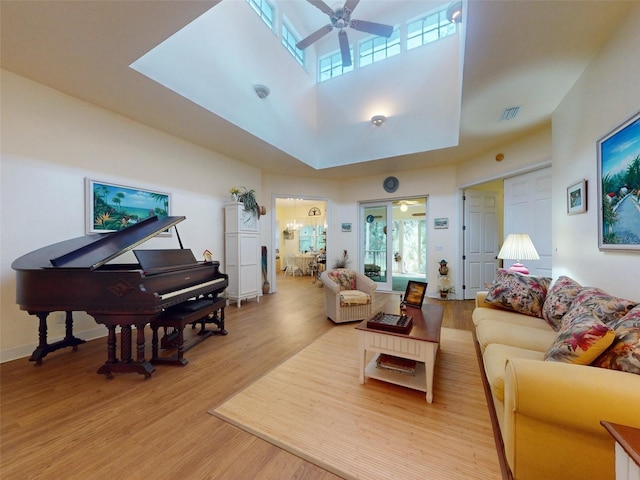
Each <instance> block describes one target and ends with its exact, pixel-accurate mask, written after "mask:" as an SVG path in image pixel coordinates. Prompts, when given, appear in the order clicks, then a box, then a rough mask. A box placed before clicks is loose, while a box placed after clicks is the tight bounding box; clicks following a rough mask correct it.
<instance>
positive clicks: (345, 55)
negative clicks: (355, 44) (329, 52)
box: [338, 30, 351, 67]
mask: <svg viewBox="0 0 640 480" xmlns="http://www.w3.org/2000/svg"><path fill="white" fill-rule="evenodd" d="M338 41H339V42H340V53H341V54H342V66H343V67H350V66H351V52H350V51H349V38H348V37H347V32H345V31H344V30H340V33H338Z"/></svg>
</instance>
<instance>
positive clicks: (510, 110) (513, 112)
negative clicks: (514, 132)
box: [500, 106, 520, 121]
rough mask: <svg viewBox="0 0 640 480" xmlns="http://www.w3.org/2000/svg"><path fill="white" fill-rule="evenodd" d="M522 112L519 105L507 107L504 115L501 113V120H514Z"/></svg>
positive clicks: (503, 112)
mask: <svg viewBox="0 0 640 480" xmlns="http://www.w3.org/2000/svg"><path fill="white" fill-rule="evenodd" d="M518 113H520V106H517V107H507V108H505V109H504V110H503V111H502V115H500V120H501V121H502V120H513V119H514V118H516V117H517V116H518Z"/></svg>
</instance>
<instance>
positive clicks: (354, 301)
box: [340, 290, 371, 307]
mask: <svg viewBox="0 0 640 480" xmlns="http://www.w3.org/2000/svg"><path fill="white" fill-rule="evenodd" d="M368 303H371V295H369V294H368V293H364V292H361V291H359V290H341V291H340V306H341V307H350V306H352V305H367V304H368Z"/></svg>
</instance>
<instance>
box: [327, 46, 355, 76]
mask: <svg viewBox="0 0 640 480" xmlns="http://www.w3.org/2000/svg"><path fill="white" fill-rule="evenodd" d="M349 50H350V52H351V58H353V49H352V48H351V49H349ZM318 67H319V68H318V82H324V81H326V80H329V79H331V78H335V77H339V76H340V75H342V74H344V73H347V72H350V71H352V70H353V64H351V65H349V66H348V67H343V66H342V55H341V54H340V52H336V53H332V54H329V55H325V56H324V57H321V58H320V59H319V60H318Z"/></svg>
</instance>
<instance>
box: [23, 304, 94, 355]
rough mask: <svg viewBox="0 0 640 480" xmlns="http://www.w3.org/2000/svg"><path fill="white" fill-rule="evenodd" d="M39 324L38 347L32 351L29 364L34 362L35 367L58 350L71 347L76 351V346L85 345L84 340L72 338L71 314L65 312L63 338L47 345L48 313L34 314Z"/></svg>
mask: <svg viewBox="0 0 640 480" xmlns="http://www.w3.org/2000/svg"><path fill="white" fill-rule="evenodd" d="M36 315H37V317H38V319H39V320H40V324H39V327H38V347H37V348H36V349H35V350H34V351H33V353H32V354H31V357H30V358H29V361H30V362H36V366H37V365H42V359H43V358H44V357H46V356H47V354H48V353H50V352H54V351H56V350H58V349H60V348H66V347H73V350H74V351H76V350H78V345H80V344H81V343H85V340H82V339H80V338H77V337H74V336H73V313H72V312H70V311H67V313H66V318H65V337H64V339H62V340H60V341H58V342H54V343H51V344H49V343H47V330H48V327H47V317H48V316H49V312H39V313H36Z"/></svg>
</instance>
